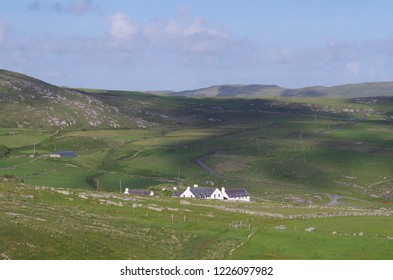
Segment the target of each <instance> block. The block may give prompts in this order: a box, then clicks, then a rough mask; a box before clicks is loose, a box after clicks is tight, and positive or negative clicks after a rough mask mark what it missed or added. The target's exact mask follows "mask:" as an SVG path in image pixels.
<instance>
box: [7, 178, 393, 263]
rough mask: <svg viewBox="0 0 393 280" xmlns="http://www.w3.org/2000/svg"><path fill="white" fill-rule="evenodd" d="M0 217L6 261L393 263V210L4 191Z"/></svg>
mask: <svg viewBox="0 0 393 280" xmlns="http://www.w3.org/2000/svg"><path fill="white" fill-rule="evenodd" d="M375 206H376V204H374V207H375ZM288 207H289V208H288ZM251 209H252V211H253V212H249V211H250V210H251ZM247 211H248V212H247ZM0 214H1V216H2V219H1V220H0V227H1V228H2V231H1V233H0V237H1V238H0V256H1V258H2V259H322V260H324V259H392V258H393V254H392V249H393V242H392V240H390V238H393V230H392V227H391V226H389V224H391V223H392V222H393V217H392V210H391V209H390V208H387V209H385V210H383V211H382V210H376V208H374V209H373V210H372V209H371V208H370V209H369V210H368V211H365V209H361V208H353V207H352V208H350V209H349V208H347V207H343V206H340V207H334V208H329V209H327V208H326V207H322V206H320V207H314V209H313V211H310V209H308V208H307V207H303V206H293V205H290V204H288V203H278V202H263V203H262V202H261V203H259V202H250V203H232V202H212V201H205V200H181V199H176V198H169V197H165V196H161V197H160V196H157V197H154V198H143V197H132V196H129V195H124V194H119V193H115V192H103V191H99V192H93V191H86V190H72V189H59V188H45V187H30V186H19V185H15V184H13V183H6V184H5V183H1V184H0ZM294 214H295V215H296V218H295V217H294V216H293V215H294ZM343 216H345V217H343ZM234 225H236V228H235V227H234ZM280 225H281V226H285V229H277V228H276V227H277V226H280ZM308 227H315V231H314V232H306V231H305V229H306V228H308Z"/></svg>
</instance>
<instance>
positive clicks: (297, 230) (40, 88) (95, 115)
mask: <svg viewBox="0 0 393 280" xmlns="http://www.w3.org/2000/svg"><path fill="white" fill-rule="evenodd" d="M1 75H2V76H1V77H2V80H0V99H1V103H0V146H1V149H0V212H1V216H2V217H4V219H2V220H1V222H0V227H1V228H2V229H4V231H2V233H1V239H0V240H1V242H0V258H2V259H392V257H393V255H392V253H391V251H392V249H393V241H392V239H393V231H392V229H391V228H392V227H391V226H389V225H390V224H391V223H392V222H393V215H392V214H393V208H392V201H393V200H392V197H393V174H392V170H393V123H392V116H393V115H392V114H393V112H392V110H391V108H392V105H393V99H392V98H391V97H389V96H379V97H377V96H373V97H364V96H362V95H360V96H357V97H355V96H354V95H353V94H351V98H350V99H343V98H312V97H299V96H291V97H289V96H276V95H274V94H271V96H269V97H266V96H265V97H255V96H251V97H250V96H248V97H242V98H240V97H237V96H235V97H233V96H231V97H228V96H227V97H208V98H207V97H185V96H170V95H154V94H149V93H141V92H127V91H106V90H93V89H89V90H86V89H68V88H67V89H66V88H59V87H56V86H52V85H49V84H46V83H44V82H42V81H38V80H35V79H33V78H31V77H27V76H24V75H21V74H16V73H12V72H11V73H10V72H4V71H3V72H1ZM22 85H23V86H22ZM374 86H375V85H374ZM385 86H386V85H385ZM355 88H356V89H357V90H359V87H355ZM346 89H347V87H346ZM264 90H266V88H264ZM384 93H386V92H384ZM71 120H72V121H71ZM56 151H72V152H73V153H75V156H67V157H58V158H56V157H51V154H53V153H54V152H56ZM194 184H198V185H200V186H214V187H217V188H221V187H225V188H227V189H231V188H245V189H247V191H248V192H249V193H250V195H251V202H248V203H246V202H231V201H210V200H202V199H182V198H175V197H172V193H173V192H174V188H176V190H185V189H186V187H187V186H192V185H194ZM125 188H130V189H149V190H152V191H154V193H155V195H154V197H141V196H132V195H126V194H124V193H123V192H124V189H125ZM309 227H313V228H315V231H312V232H306V231H305V229H306V228H309ZM153 248H155V249H153Z"/></svg>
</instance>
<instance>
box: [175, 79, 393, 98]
mask: <svg viewBox="0 0 393 280" xmlns="http://www.w3.org/2000/svg"><path fill="white" fill-rule="evenodd" d="M169 94H170V95H176V96H191V97H197V96H198V97H219V96H226V97H326V98H359V97H375V96H392V95H393V82H366V83H356V84H343V85H336V86H330V87H328V86H309V87H303V88H294V89H291V88H284V87H280V86H277V85H259V84H251V85H242V84H239V85H236V84H234V85H215V86H210V87H205V88H200V89H194V90H185V91H177V92H175V93H169Z"/></svg>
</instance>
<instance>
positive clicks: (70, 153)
mask: <svg viewBox="0 0 393 280" xmlns="http://www.w3.org/2000/svg"><path fill="white" fill-rule="evenodd" d="M49 156H50V157H52V158H60V157H74V156H76V154H75V152H74V151H56V152H53V153H51V154H50V155H49Z"/></svg>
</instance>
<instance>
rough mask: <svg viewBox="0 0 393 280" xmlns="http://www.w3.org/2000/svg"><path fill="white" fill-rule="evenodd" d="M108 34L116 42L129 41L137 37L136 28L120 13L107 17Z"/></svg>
mask: <svg viewBox="0 0 393 280" xmlns="http://www.w3.org/2000/svg"><path fill="white" fill-rule="evenodd" d="M109 24H110V34H111V36H113V37H114V38H115V39H118V40H130V39H133V38H135V36H137V35H138V29H139V28H138V26H137V25H136V24H134V23H133V22H132V21H131V20H130V19H129V18H128V17H127V15H125V14H124V13H122V12H118V13H116V14H114V15H112V16H110V17H109Z"/></svg>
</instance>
